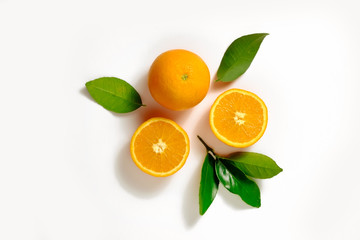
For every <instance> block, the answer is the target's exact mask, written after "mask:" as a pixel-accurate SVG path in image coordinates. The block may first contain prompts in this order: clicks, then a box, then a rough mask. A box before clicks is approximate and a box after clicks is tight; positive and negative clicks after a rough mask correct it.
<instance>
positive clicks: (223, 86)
mask: <svg viewBox="0 0 360 240" xmlns="http://www.w3.org/2000/svg"><path fill="white" fill-rule="evenodd" d="M216 80H217V77H216V75H215V76H214V77H213V78H212V80H211V85H210V91H211V92H219V91H221V92H223V91H225V90H228V89H231V87H232V85H233V84H234V82H235V81H232V82H220V81H219V82H217V81H216Z"/></svg>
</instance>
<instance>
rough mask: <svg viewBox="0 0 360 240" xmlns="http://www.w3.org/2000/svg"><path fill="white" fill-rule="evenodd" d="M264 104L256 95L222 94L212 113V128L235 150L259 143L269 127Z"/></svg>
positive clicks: (248, 93)
mask: <svg viewBox="0 0 360 240" xmlns="http://www.w3.org/2000/svg"><path fill="white" fill-rule="evenodd" d="M267 119H268V117H267V108H266V106H265V103H264V102H263V101H262V100H261V99H260V98H259V97H258V96H257V95H255V94H254V93H251V92H249V91H246V90H242V89H230V90H228V91H225V92H224V93H222V94H221V95H220V96H219V97H218V98H217V99H216V100H215V102H214V104H213V105H212V107H211V110H210V126H211V129H212V131H213V132H214V134H215V136H216V137H217V138H218V139H220V140H221V141H222V142H224V143H226V144H228V145H230V146H233V147H248V146H250V145H252V144H254V143H255V142H257V141H258V140H259V139H260V138H261V137H262V135H263V134H264V132H265V129H266V125H267Z"/></svg>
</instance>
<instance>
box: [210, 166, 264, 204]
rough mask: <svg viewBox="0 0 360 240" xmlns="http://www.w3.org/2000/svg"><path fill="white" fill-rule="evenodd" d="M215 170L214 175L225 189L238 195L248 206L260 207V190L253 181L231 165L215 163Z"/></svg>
mask: <svg viewBox="0 0 360 240" xmlns="http://www.w3.org/2000/svg"><path fill="white" fill-rule="evenodd" d="M215 169H216V175H217V176H218V178H219V180H220V182H221V183H222V185H224V187H225V188H226V189H228V190H229V191H230V192H232V193H234V194H237V195H239V196H240V197H241V199H242V200H243V201H244V202H246V203H247V204H249V205H250V206H253V207H257V208H258V207H260V205H261V200H260V189H259V187H258V186H257V184H256V183H255V182H254V181H252V180H250V179H249V178H247V177H246V175H245V174H244V173H243V172H242V171H240V170H239V169H237V168H235V167H234V166H233V165H231V164H224V163H223V162H222V161H221V160H218V161H216V163H215Z"/></svg>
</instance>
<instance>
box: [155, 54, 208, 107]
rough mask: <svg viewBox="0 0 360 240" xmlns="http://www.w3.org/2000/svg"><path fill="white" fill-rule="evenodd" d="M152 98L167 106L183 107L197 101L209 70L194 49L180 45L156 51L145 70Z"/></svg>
mask: <svg viewBox="0 0 360 240" xmlns="http://www.w3.org/2000/svg"><path fill="white" fill-rule="evenodd" d="M148 84H149V90H150V93H151V95H152V96H153V98H154V99H155V100H156V101H157V102H158V103H160V104H161V105H162V106H164V107H166V108H168V109H171V110H185V109H188V108H192V107H194V106H195V105H197V104H198V103H200V102H201V101H202V100H203V99H204V98H205V96H206V94H207V92H208V90H209V85H210V72H209V69H208V67H207V66H206V64H205V62H204V61H203V60H202V59H201V58H200V57H199V56H198V55H196V54H195V53H192V52H190V51H187V50H183V49H175V50H169V51H167V52H164V53H162V54H160V55H159V56H158V57H157V58H156V59H155V61H154V62H153V64H152V65H151V68H150V71H149V79H148Z"/></svg>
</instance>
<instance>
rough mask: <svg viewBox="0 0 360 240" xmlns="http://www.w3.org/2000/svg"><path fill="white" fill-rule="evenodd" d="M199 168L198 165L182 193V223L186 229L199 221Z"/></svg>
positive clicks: (200, 165)
mask: <svg viewBox="0 0 360 240" xmlns="http://www.w3.org/2000/svg"><path fill="white" fill-rule="evenodd" d="M201 167H202V164H199V167H198V169H196V170H195V171H194V175H193V176H192V178H191V179H190V181H189V182H188V184H187V188H186V191H185V193H184V201H183V214H184V221H185V225H186V227H187V228H192V227H194V226H195V224H196V223H197V222H198V221H199V219H200V213H199V187H200V186H199V184H200V177H201Z"/></svg>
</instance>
